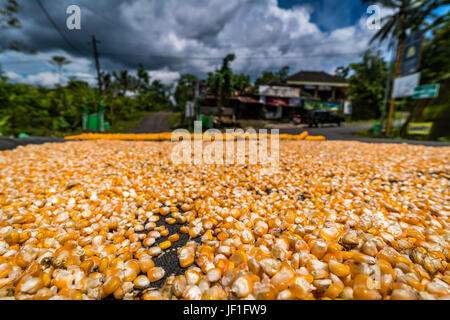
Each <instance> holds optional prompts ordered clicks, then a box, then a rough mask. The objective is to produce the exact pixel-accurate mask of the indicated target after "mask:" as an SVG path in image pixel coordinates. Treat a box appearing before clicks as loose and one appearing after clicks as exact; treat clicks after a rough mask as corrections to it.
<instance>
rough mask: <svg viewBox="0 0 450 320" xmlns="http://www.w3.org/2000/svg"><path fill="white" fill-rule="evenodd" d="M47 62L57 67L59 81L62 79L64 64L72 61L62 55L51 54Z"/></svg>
mask: <svg viewBox="0 0 450 320" xmlns="http://www.w3.org/2000/svg"><path fill="white" fill-rule="evenodd" d="M49 62H50V64H52V65H54V66H56V68H57V69H58V73H59V82H61V81H62V74H63V68H64V66H67V65H69V64H71V63H72V62H71V61H69V60H68V59H67V58H66V57H64V56H53V57H52V59H51V60H50V61H49Z"/></svg>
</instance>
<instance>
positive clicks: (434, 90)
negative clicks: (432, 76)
mask: <svg viewBox="0 0 450 320" xmlns="http://www.w3.org/2000/svg"><path fill="white" fill-rule="evenodd" d="M438 95H439V84H429V85H425V86H419V87H415V88H414V94H413V99H430V98H436V97H437V96H438Z"/></svg>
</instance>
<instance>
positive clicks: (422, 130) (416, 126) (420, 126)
mask: <svg viewBox="0 0 450 320" xmlns="http://www.w3.org/2000/svg"><path fill="white" fill-rule="evenodd" d="M432 127H433V122H420V123H414V122H410V123H409V124H408V134H417V135H424V136H427V135H429V134H430V132H431V128H432Z"/></svg>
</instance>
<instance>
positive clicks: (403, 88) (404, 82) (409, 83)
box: [392, 72, 420, 98]
mask: <svg viewBox="0 0 450 320" xmlns="http://www.w3.org/2000/svg"><path fill="white" fill-rule="evenodd" d="M419 80H420V72H417V73H413V74H411V75H409V76H404V77H400V78H397V79H395V80H394V88H393V89H392V98H401V97H411V96H412V95H414V89H415V88H416V87H417V85H418V84H419Z"/></svg>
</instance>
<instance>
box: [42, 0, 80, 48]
mask: <svg viewBox="0 0 450 320" xmlns="http://www.w3.org/2000/svg"><path fill="white" fill-rule="evenodd" d="M36 2H37V4H38V5H39V7H40V8H41V9H42V11H43V12H44V14H45V15H46V16H47V19H48V20H49V21H50V23H51V24H52V26H53V28H54V29H55V30H56V31H57V32H58V33H59V35H60V36H61V38H62V39H63V40H64V41H65V42H66V44H67V45H68V46H69V47H71V48H72V49H73V50H75V51H77V52H78V53H80V54H82V52H81V51H80V50H79V49H78V48H77V47H75V46H74V45H73V44H72V43H71V42H70V41H69V39H67V37H66V36H65V35H64V33H63V32H62V31H61V29H60V28H59V27H58V25H57V24H56V22H55V21H54V20H53V19H52V17H51V16H50V14H49V13H48V11H47V9H45V7H44V5H43V4H42V2H41V0H36Z"/></svg>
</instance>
